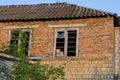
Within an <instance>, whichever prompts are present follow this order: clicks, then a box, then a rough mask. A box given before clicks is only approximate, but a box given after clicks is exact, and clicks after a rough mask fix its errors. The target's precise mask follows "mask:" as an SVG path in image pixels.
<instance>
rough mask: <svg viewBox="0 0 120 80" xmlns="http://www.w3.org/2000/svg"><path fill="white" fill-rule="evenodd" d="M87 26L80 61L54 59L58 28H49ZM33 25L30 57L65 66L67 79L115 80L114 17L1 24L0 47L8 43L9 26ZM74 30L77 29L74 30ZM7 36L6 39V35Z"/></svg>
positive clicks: (83, 36) (81, 34) (81, 42)
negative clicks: (55, 37)
mask: <svg viewBox="0 0 120 80" xmlns="http://www.w3.org/2000/svg"><path fill="white" fill-rule="evenodd" d="M61 24H86V25H87V26H85V27H79V26H78V27H77V28H79V32H80V34H79V44H78V46H79V50H78V51H79V53H78V58H59V59H57V58H55V59H53V52H54V35H55V28H53V27H48V25H61ZM28 25H29V26H32V25H38V26H39V27H38V28H33V37H32V42H31V45H32V47H31V50H30V55H31V56H42V57H43V61H42V62H43V63H44V64H52V65H60V64H63V63H66V67H65V72H66V75H65V77H66V79H67V80H70V79H71V80H74V79H75V80H76V79H78V80H94V79H95V80H96V79H97V80H112V79H113V76H114V65H115V64H114V24H113V17H103V18H84V19H72V20H51V21H33V22H6V23H0V26H2V27H0V33H1V34H0V47H1V46H2V45H1V44H2V43H4V42H5V41H8V36H9V30H10V29H9V28H5V27H7V26H11V27H12V26H28ZM72 28H74V26H73V27H72ZM3 35H5V36H3Z"/></svg>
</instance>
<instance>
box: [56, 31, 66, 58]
mask: <svg viewBox="0 0 120 80" xmlns="http://www.w3.org/2000/svg"><path fill="white" fill-rule="evenodd" d="M64 43H65V38H64V32H58V33H57V38H56V55H59V56H60V55H61V56H63V54H64Z"/></svg>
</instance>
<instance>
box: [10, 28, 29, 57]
mask: <svg viewBox="0 0 120 80" xmlns="http://www.w3.org/2000/svg"><path fill="white" fill-rule="evenodd" d="M29 41H30V32H29V31H22V32H20V31H19V30H14V31H12V32H11V40H10V53H11V54H15V53H17V52H18V47H19V46H21V47H22V50H21V53H24V54H25V55H28V50H29Z"/></svg>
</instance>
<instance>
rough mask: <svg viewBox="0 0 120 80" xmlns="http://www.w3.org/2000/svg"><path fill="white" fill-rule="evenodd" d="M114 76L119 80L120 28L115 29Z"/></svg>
mask: <svg viewBox="0 0 120 80" xmlns="http://www.w3.org/2000/svg"><path fill="white" fill-rule="evenodd" d="M115 76H116V77H117V78H119V79H120V27H115Z"/></svg>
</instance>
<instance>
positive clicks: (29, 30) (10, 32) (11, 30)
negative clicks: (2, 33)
mask: <svg viewBox="0 0 120 80" xmlns="http://www.w3.org/2000/svg"><path fill="white" fill-rule="evenodd" d="M19 30H20V29H10V30H9V42H10V41H11V39H12V32H13V31H19ZM21 30H22V31H23V32H25V31H28V32H30V36H29V43H28V44H29V46H28V54H27V56H30V48H31V38H32V30H31V29H21ZM19 36H20V35H19ZM9 44H11V43H9ZM19 44H20V39H19V40H18V45H19Z"/></svg>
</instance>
